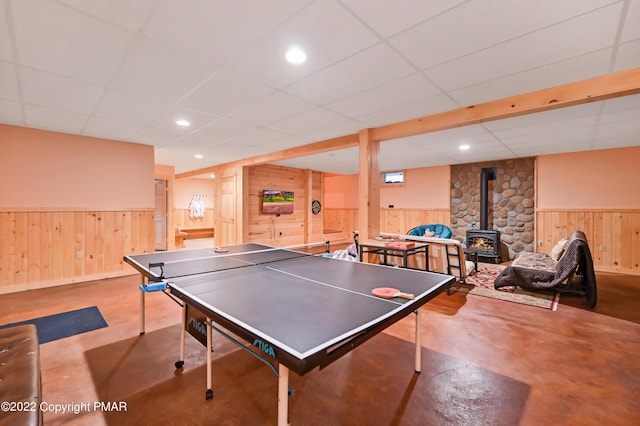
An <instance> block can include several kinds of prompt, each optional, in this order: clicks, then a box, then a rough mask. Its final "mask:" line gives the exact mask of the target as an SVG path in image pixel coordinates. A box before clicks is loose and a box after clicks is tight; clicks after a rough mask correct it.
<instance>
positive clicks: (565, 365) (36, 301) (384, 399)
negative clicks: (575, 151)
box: [0, 273, 640, 425]
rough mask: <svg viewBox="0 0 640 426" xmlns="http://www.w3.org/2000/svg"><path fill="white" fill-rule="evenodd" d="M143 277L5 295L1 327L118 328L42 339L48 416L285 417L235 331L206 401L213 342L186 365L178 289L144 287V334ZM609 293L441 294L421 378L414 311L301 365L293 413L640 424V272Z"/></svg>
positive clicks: (82, 419) (55, 420)
mask: <svg viewBox="0 0 640 426" xmlns="http://www.w3.org/2000/svg"><path fill="white" fill-rule="evenodd" d="M138 284H139V277H138V276H137V275H132V276H128V277H120V278H113V279H107V280H100V281H94V282H88V283H81V284H72V285H67V286H61V287H55V288H49V289H42V290H33V291H26V292H22V293H15V294H5V295H0V306H1V307H2V308H1V309H0V324H5V323H10V322H16V321H21V320H26V319H30V318H35V317H39V316H44V315H49V314H53V313H59V312H64V311H69V310H73V309H79V308H84V307H88V306H94V305H95V306H98V308H99V309H100V311H101V312H102V314H103V316H104V318H105V319H106V321H107V323H108V324H109V326H108V327H107V328H102V329H99V330H95V331H92V332H88V333H85V334H80V335H76V336H72V337H69V338H65V339H61V340H57V341H53V342H49V343H46V344H42V345H41V365H42V381H43V399H44V402H46V403H47V407H50V410H51V411H47V412H45V413H44V419H45V424H46V425H142V424H145V425H155V424H158V425H160V424H162V425H171V424H175V425H265V424H275V423H276V412H277V398H276V389H277V379H276V377H275V375H274V374H273V372H272V371H271V370H270V369H269V368H267V367H266V366H264V365H263V364H262V363H260V362H259V361H257V360H255V359H254V358H253V357H251V356H248V355H247V354H246V353H245V352H244V351H242V350H240V349H238V348H237V347H235V346H234V345H233V344H231V343H229V342H228V341H226V340H225V339H223V338H221V337H215V340H214V347H215V351H214V361H213V374H214V376H213V388H214V393H215V396H214V399H213V400H210V401H206V400H205V388H206V377H205V366H204V362H205V351H204V348H203V347H202V346H201V345H200V344H199V343H197V342H195V340H194V339H192V338H191V337H188V338H187V346H186V357H185V366H184V368H183V369H182V370H178V371H176V370H175V368H174V365H173V364H174V362H175V361H176V360H177V359H178V357H179V334H180V333H179V328H180V326H179V323H180V308H179V306H177V305H176V303H174V301H172V300H171V299H169V298H168V297H166V296H164V295H162V294H158V293H156V294H149V295H147V303H146V306H147V318H146V334H144V335H142V336H141V335H139V312H140V310H139V303H140V302H139V300H140V299H139V291H138V290H137V285H138ZM598 287H599V295H598V296H599V300H598V306H596V308H595V309H594V310H589V309H587V308H586V307H585V302H584V300H582V299H580V298H573V299H570V298H568V297H562V298H561V299H560V306H559V308H558V310H557V311H556V312H553V311H550V310H546V309H541V308H535V307H530V306H524V305H518V304H514V303H510V302H505V301H499V300H494V299H488V298H483V297H480V296H474V295H464V294H459V293H458V294H452V295H451V296H447V295H446V294H442V295H440V296H438V297H437V298H436V299H434V300H433V301H432V302H430V303H428V304H427V305H426V306H425V307H424V308H423V309H422V313H423V315H422V321H423V324H422V365H423V369H422V373H420V374H416V373H414V369H413V350H414V346H413V333H414V323H413V318H407V319H405V320H402V321H400V322H399V323H397V324H395V325H393V326H392V327H390V328H389V329H387V330H386V331H385V332H383V333H381V334H380V335H378V336H376V337H374V338H373V339H371V340H370V341H368V342H366V343H365V344H364V345H362V346H360V347H359V348H357V349H355V350H354V351H352V352H351V353H349V354H348V355H346V356H344V357H342V358H340V359H339V360H338V361H336V362H334V363H333V364H331V365H329V366H328V367H326V368H325V369H323V370H321V371H318V370H314V371H312V372H310V373H309V374H307V375H305V376H304V377H299V376H297V375H295V374H293V373H292V375H291V378H290V383H291V387H292V388H293V389H294V390H295V396H294V397H292V398H290V410H289V413H290V414H289V417H290V421H291V423H292V424H294V425H489V424H491V425H516V424H520V425H547V424H554V425H558V424H561V425H603V424H607V425H636V424H640V398H638V395H640V380H639V377H640V364H639V363H638V354H639V353H640V277H635V276H627V275H616V274H604V273H599V274H598ZM336 314H337V315H339V312H336ZM95 402H98V403H99V404H100V403H108V405H110V406H111V408H114V407H115V408H120V409H121V411H118V410H111V411H109V410H107V409H106V408H105V406H104V404H103V405H102V406H100V408H98V409H96V408H94V403H95ZM85 403H86V404H87V405H88V406H89V407H90V408H88V409H84V406H83V405H79V404H85ZM53 407H59V408H60V409H63V408H65V407H66V410H67V411H66V412H64V413H63V412H58V413H56V412H53V411H52V410H53ZM74 407H75V408H76V411H77V413H76V412H73V408H74ZM123 408H124V409H123ZM70 410H71V411H70ZM0 423H2V422H1V413H0Z"/></svg>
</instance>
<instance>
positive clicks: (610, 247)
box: [536, 210, 640, 275]
mask: <svg viewBox="0 0 640 426" xmlns="http://www.w3.org/2000/svg"><path fill="white" fill-rule="evenodd" d="M574 230H580V231H583V232H584V233H585V234H586V236H587V239H588V240H589V249H590V250H591V256H592V257H593V264H594V268H595V269H596V270H597V271H606V272H619V273H625V274H631V275H640V211H638V210H544V211H538V212H536V243H537V251H539V252H543V253H549V252H550V251H551V249H552V248H553V246H554V245H555V244H556V243H557V242H558V240H560V239H561V238H568V237H569V236H570V235H571V233H572V232H573V231H574Z"/></svg>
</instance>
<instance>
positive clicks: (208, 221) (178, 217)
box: [173, 209, 214, 229]
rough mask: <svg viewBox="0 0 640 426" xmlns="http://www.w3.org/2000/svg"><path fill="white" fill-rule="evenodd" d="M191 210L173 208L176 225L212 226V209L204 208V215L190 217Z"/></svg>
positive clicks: (192, 226) (191, 226)
mask: <svg viewBox="0 0 640 426" xmlns="http://www.w3.org/2000/svg"><path fill="white" fill-rule="evenodd" d="M190 214H191V211H190V210H189V209H175V210H174V211H173V218H174V220H175V223H176V226H178V227H180V228H186V229H197V228H213V223H214V210H213V209H206V210H205V214H204V217H199V218H195V219H192V218H191V216H190Z"/></svg>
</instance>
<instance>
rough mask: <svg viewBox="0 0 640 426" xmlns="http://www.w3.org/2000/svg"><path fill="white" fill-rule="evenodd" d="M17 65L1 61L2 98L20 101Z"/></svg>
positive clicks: (0, 94) (0, 88)
mask: <svg viewBox="0 0 640 426" xmlns="http://www.w3.org/2000/svg"><path fill="white" fill-rule="evenodd" d="M16 77H17V76H16V67H15V65H13V64H10V63H8V62H4V61H0V99H5V100H11V101H18V100H20V91H19V90H18V80H17V79H16Z"/></svg>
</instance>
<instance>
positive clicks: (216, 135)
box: [180, 114, 256, 147]
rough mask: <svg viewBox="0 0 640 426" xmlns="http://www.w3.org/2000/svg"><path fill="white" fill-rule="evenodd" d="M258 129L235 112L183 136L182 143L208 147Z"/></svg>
mask: <svg viewBox="0 0 640 426" xmlns="http://www.w3.org/2000/svg"><path fill="white" fill-rule="evenodd" d="M255 129H256V126H254V125H253V124H251V123H247V122H246V121H245V120H244V118H243V117H242V116H241V115H238V114H235V115H230V116H227V117H223V118H221V119H220V120H217V121H214V122H213V123H211V124H210V125H208V126H206V127H203V128H201V129H198V130H196V131H195V132H193V133H191V134H189V135H188V136H186V137H184V138H182V139H181V140H180V143H188V144H197V145H198V146H202V147H207V146H215V145H218V144H220V143H222V142H225V141H226V140H227V139H230V138H234V137H239V136H242V135H245V134H247V133H250V132H252V131H254V130H255Z"/></svg>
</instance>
